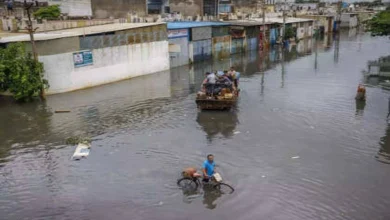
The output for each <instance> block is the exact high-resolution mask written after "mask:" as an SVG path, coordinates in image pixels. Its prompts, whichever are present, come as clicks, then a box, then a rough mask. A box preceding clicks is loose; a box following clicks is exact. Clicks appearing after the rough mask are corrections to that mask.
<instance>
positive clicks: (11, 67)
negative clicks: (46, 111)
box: [0, 43, 49, 101]
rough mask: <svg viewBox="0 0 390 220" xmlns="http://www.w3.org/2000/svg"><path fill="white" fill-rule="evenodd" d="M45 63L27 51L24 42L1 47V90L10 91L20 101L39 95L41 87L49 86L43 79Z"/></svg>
mask: <svg viewBox="0 0 390 220" xmlns="http://www.w3.org/2000/svg"><path fill="white" fill-rule="evenodd" d="M42 76H43V64H42V63H40V62H38V61H36V60H34V59H33V58H32V56H31V54H29V53H26V50H25V48H24V44H23V43H14V44H9V45H8V47H7V48H5V49H0V91H1V92H5V91H9V92H11V93H12V95H13V97H14V98H15V99H16V100H18V101H30V100H32V99H34V98H36V97H39V95H40V92H41V89H42V88H44V89H46V88H48V87H49V85H48V82H47V80H44V79H42Z"/></svg>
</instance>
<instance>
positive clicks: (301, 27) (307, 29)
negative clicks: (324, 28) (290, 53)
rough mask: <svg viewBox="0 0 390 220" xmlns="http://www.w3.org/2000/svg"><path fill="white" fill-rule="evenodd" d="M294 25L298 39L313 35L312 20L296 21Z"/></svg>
mask: <svg viewBox="0 0 390 220" xmlns="http://www.w3.org/2000/svg"><path fill="white" fill-rule="evenodd" d="M293 26H294V25H293ZM295 27H296V28H297V38H298V39H303V38H306V37H312V36H313V22H298V23H296V24H295Z"/></svg>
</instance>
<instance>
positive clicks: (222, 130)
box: [196, 111, 239, 142]
mask: <svg viewBox="0 0 390 220" xmlns="http://www.w3.org/2000/svg"><path fill="white" fill-rule="evenodd" d="M196 121H197V122H198V124H199V125H200V126H201V128H202V129H203V131H204V132H205V133H206V136H207V140H208V141H209V142H211V141H212V140H213V139H214V138H215V137H216V136H217V135H218V134H221V135H222V136H223V137H225V138H229V137H231V136H233V134H234V130H235V128H236V126H237V124H238V123H239V121H238V117H237V112H236V111H223V112H221V111H200V112H198V117H197V118H196Z"/></svg>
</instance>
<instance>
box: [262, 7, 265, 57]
mask: <svg viewBox="0 0 390 220" xmlns="http://www.w3.org/2000/svg"><path fill="white" fill-rule="evenodd" d="M265 9H266V7H265V0H262V12H263V51H264V50H265V46H266V45H265Z"/></svg>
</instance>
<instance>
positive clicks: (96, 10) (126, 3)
mask: <svg viewBox="0 0 390 220" xmlns="http://www.w3.org/2000/svg"><path fill="white" fill-rule="evenodd" d="M90 1H91V5H92V12H93V17H94V18H110V17H113V18H126V17H127V15H128V14H129V13H130V14H137V15H139V16H145V15H146V14H147V2H146V0H90Z"/></svg>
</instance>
